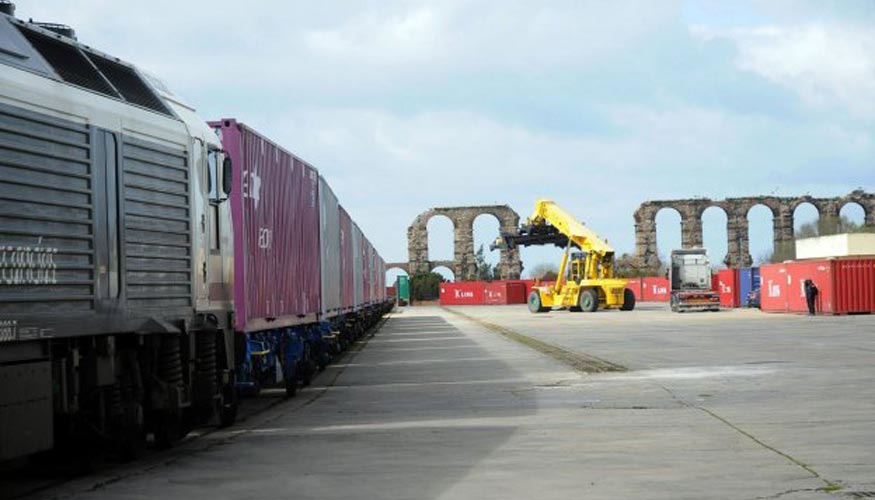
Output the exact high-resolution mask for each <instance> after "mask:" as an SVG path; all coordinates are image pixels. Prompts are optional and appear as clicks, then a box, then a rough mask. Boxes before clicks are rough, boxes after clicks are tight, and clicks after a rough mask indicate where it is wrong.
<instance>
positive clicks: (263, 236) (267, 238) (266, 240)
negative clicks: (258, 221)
mask: <svg viewBox="0 0 875 500" xmlns="http://www.w3.org/2000/svg"><path fill="white" fill-rule="evenodd" d="M272 240H273V231H271V230H270V229H268V228H266V227H260V228H258V248H261V249H262V250H267V249H268V248H270V244H271V242H272Z"/></svg>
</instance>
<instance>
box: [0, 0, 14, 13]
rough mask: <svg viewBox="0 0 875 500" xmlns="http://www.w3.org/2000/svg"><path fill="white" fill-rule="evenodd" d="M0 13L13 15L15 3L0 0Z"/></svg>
mask: <svg viewBox="0 0 875 500" xmlns="http://www.w3.org/2000/svg"><path fill="white" fill-rule="evenodd" d="M0 13H3V14H6V15H7V16H14V15H15V4H14V3H12V2H10V1H9V0H0Z"/></svg>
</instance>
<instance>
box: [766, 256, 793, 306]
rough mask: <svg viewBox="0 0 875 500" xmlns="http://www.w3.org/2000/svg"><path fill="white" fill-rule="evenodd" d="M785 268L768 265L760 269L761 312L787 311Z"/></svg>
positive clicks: (780, 265)
mask: <svg viewBox="0 0 875 500" xmlns="http://www.w3.org/2000/svg"><path fill="white" fill-rule="evenodd" d="M787 279H788V277H787V266H786V265H784V264H769V265H765V266H761V267H760V280H761V283H762V285H761V286H760V308H761V309H762V310H763V311H769V312H772V311H786V310H787Z"/></svg>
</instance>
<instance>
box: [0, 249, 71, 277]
mask: <svg viewBox="0 0 875 500" xmlns="http://www.w3.org/2000/svg"><path fill="white" fill-rule="evenodd" d="M40 239H42V238H40ZM57 253H58V249H57V248H49V247H41V246H35V247H13V246H2V245H0V284H2V285H55V284H57V283H58V278H57V271H58V265H57V264H56V263H55V255H56V254H57Z"/></svg>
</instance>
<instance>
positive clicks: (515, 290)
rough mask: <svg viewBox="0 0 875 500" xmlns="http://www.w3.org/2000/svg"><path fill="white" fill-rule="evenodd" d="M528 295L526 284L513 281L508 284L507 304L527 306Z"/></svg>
mask: <svg viewBox="0 0 875 500" xmlns="http://www.w3.org/2000/svg"><path fill="white" fill-rule="evenodd" d="M527 299H528V295H527V294H526V284H525V283H522V282H520V281H513V282H510V283H508V284H507V303H508V304H525V303H527V302H528V300H527Z"/></svg>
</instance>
